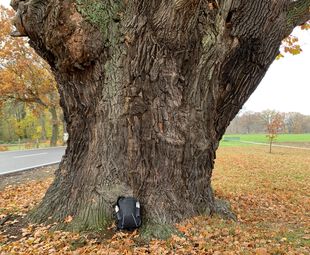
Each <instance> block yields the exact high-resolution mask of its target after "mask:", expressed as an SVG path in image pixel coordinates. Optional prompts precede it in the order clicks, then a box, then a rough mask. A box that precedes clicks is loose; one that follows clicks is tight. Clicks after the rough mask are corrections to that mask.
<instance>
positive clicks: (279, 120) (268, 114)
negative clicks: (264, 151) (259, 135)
mask: <svg viewBox="0 0 310 255" xmlns="http://www.w3.org/2000/svg"><path fill="white" fill-rule="evenodd" d="M261 115H262V117H263V119H264V121H265V123H266V132H267V135H266V137H267V139H268V141H269V153H271V148H272V143H273V142H274V141H275V140H276V138H277V137H278V134H279V133H280V132H281V131H282V132H283V128H284V119H285V116H284V114H281V113H279V112H276V111H271V110H266V111H264V112H262V114H261Z"/></svg>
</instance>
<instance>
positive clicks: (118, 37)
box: [14, 0, 309, 228]
mask: <svg viewBox="0 0 310 255" xmlns="http://www.w3.org/2000/svg"><path fill="white" fill-rule="evenodd" d="M14 7H15V9H18V10H19V12H18V13H17V16H18V18H17V19H15V22H16V27H19V26H20V25H21V26H22V27H23V28H22V29H19V30H20V33H19V34H20V35H27V36H29V38H30V44H31V45H32V47H34V48H35V50H36V51H37V52H38V53H39V54H40V55H41V56H42V57H43V58H44V59H46V60H47V61H48V62H49V64H50V65H51V67H52V70H53V72H54V74H55V76H56V79H57V82H58V90H59V93H60V98H61V106H62V108H63V110H64V117H65V120H66V122H67V124H68V126H67V129H68V133H69V141H68V147H67V149H66V154H65V156H64V157H63V159H62V162H61V164H60V167H59V169H58V170H57V172H56V178H55V181H54V182H53V184H52V185H51V187H50V188H49V189H48V191H47V193H46V195H45V197H44V199H43V201H42V203H41V204H40V205H39V207H38V208H37V209H36V211H35V212H34V213H33V214H32V218H33V219H35V220H37V221H39V222H44V221H46V220H47V219H51V220H58V221H62V220H63V219H64V218H65V217H66V216H68V215H72V216H73V217H74V219H75V222H77V223H79V224H80V225H81V227H84V228H87V227H88V228H89V227H98V226H100V225H101V224H104V223H105V221H106V219H107V218H109V217H110V216H111V213H112V209H111V205H112V204H113V203H114V202H115V201H116V199H117V197H118V196H120V195H134V196H136V197H137V198H138V199H140V200H141V202H142V205H143V208H144V217H146V218H148V219H152V220H154V221H156V222H168V223H170V222H175V221H179V220H182V219H184V218H186V217H190V216H194V215H197V214H199V213H203V212H208V213H212V212H214V210H215V205H214V196H213V193H212V188H211V175H212V169H213V165H214V159H215V151H216V149H217V147H218V145H219V140H220V139H221V137H222V135H223V134H224V132H225V129H226V127H227V126H228V124H229V123H230V121H231V120H232V119H233V118H234V116H235V115H236V114H237V113H238V111H239V110H240V108H241V107H242V105H243V104H244V103H245V101H246V100H247V99H248V98H249V96H250V95H251V93H252V92H253V91H254V90H255V88H256V87H257V85H258V84H259V82H260V81H261V79H262V78H263V76H264V74H265V73H266V71H267V69H268V67H269V65H270V64H271V63H272V61H273V60H274V59H275V57H276V56H277V54H278V49H279V46H280V44H281V40H282V39H283V38H284V37H286V36H287V35H288V34H289V33H290V32H291V31H292V29H293V27H294V26H296V25H298V24H301V23H303V22H305V21H306V20H307V19H308V18H309V15H308V9H309V0H306V1H305V0H304V1H296V2H293V1H287V0H286V1H285V0H281V1H271V0H261V1H248V0H219V1H211V0H210V1H206V0H205V1H204V0H200V1H199V0H174V1H172V0H171V1H166V0H132V1H121V0H119V1H109V0H95V1H86V0H81V1H77V2H75V1H73V0H64V1H56V0H51V1H49V2H47V1H44V0H35V1H27V0H26V1H22V2H19V4H18V3H17V4H15V5H14ZM16 34H18V33H15V35H16Z"/></svg>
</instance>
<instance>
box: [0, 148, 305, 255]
mask: <svg viewBox="0 0 310 255" xmlns="http://www.w3.org/2000/svg"><path fill="white" fill-rule="evenodd" d="M51 181H52V178H50V179H48V180H45V181H35V182H30V183H27V184H23V185H19V186H12V185H11V186H9V187H7V188H6V189H5V190H3V191H0V214H1V215H0V218H3V217H5V215H7V214H9V213H19V214H24V213H26V212H27V211H28V210H30V209H31V208H32V207H33V206H35V205H36V204H37V203H38V202H39V201H40V199H41V197H42V196H43V194H44V192H45V191H46V189H47V187H48V185H49V184H50V183H51ZM212 181H213V186H214V190H215V194H216V196H217V197H219V198H221V199H225V200H228V201H230V203H231V205H232V208H233V211H234V212H235V213H236V214H237V216H238V222H232V221H229V220H223V219H220V218H218V217H216V216H215V217H213V218H209V217H205V216H200V217H197V218H193V219H189V220H187V221H184V222H183V223H181V224H179V225H177V226H176V228H177V229H178V233H176V234H174V235H172V237H171V238H169V239H167V240H159V239H153V240H151V241H150V242H148V243H145V242H141V239H140V238H139V235H140V233H139V232H134V233H121V232H118V233H116V234H115V235H114V236H113V237H112V238H108V239H103V240H101V241H100V240H99V241H98V239H96V238H94V235H90V236H89V235H87V234H85V233H81V234H77V233H68V232H61V231H56V232H50V231H49V227H50V226H47V227H42V226H34V225H32V226H28V227H24V228H23V230H22V233H23V234H22V238H21V239H19V240H16V241H13V242H12V241H11V242H8V240H10V236H7V235H5V234H4V233H1V227H0V254H215V255H220V254H227V255H228V254H258V255H259V254H260V255H267V254H274V255H276V254H310V214H309V212H310V196H309V190H310V152H309V151H302V150H295V149H288V148H277V150H276V151H275V152H274V153H273V154H269V153H267V152H266V150H265V147H262V146H250V147H249V146H248V147H222V148H220V149H219V150H218V153H217V159H216V164H215V169H214V173H213V177H212ZM6 224H12V222H7V223H6ZM12 226H13V227H14V224H13V225H12Z"/></svg>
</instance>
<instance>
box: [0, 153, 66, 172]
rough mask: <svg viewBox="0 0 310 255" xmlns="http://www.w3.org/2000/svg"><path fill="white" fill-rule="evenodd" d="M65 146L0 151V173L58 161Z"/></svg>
mask: <svg viewBox="0 0 310 255" xmlns="http://www.w3.org/2000/svg"><path fill="white" fill-rule="evenodd" d="M65 149H66V148H65V147H57V148H47V149H36V150H23V151H5V152H0V175H1V174H7V173H12V172H17V171H22V170H27V169H31V168H36V167H41V166H45V165H52V164H56V163H59V162H60V160H61V158H62V156H63V155H64V154H65Z"/></svg>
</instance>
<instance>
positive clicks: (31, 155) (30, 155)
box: [13, 152, 47, 158]
mask: <svg viewBox="0 0 310 255" xmlns="http://www.w3.org/2000/svg"><path fill="white" fill-rule="evenodd" d="M46 154H47V152H43V153H36V154H29V155H22V156H14V157H13V158H27V157H34V156H39V155H46Z"/></svg>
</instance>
